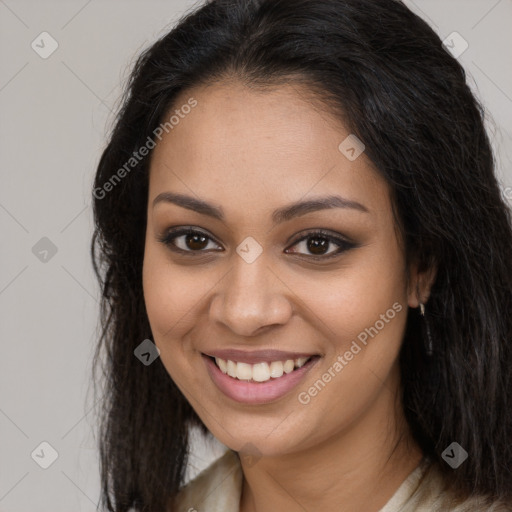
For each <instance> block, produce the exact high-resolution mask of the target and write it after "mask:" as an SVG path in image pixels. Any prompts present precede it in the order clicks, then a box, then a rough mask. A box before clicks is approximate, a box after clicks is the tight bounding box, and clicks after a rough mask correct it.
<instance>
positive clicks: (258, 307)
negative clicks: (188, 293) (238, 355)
mask: <svg viewBox="0 0 512 512" xmlns="http://www.w3.org/2000/svg"><path fill="white" fill-rule="evenodd" d="M291 295H292V293H291V291H290V289H289V288H288V287H287V286H286V284H285V283H284V282H283V281H282V280H281V279H280V278H279V276H278V275H277V274H276V273H275V272H274V271H273V269H272V268H270V267H269V265H268V261H267V260H266V258H265V257H264V255H263V254H262V255H261V256H260V257H259V258H258V259H256V261H253V262H252V263H247V262H246V261H244V260H243V259H242V258H241V257H239V256H238V255H236V256H235V261H234V264H233V267H232V270H231V272H229V273H228V274H227V275H226V276H225V278H224V279H223V280H222V281H221V282H220V283H219V284H218V287H217V293H216V295H215V296H214V297H213V299H212V302H211V304H210V320H211V321H212V322H214V323H217V324H222V325H223V326H225V327H227V328H229V329H230V330H231V331H232V332H233V333H235V334H237V335H238V336H255V335H257V334H260V332H261V331H266V330H267V329H268V328H269V327H271V326H281V325H285V324H286V323H287V322H288V321H289V319H290V318H291V316H292V314H293V307H292V303H291V299H290V296H291Z"/></svg>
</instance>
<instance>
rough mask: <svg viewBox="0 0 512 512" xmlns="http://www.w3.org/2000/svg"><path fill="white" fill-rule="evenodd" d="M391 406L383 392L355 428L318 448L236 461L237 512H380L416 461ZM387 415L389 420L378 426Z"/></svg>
mask: <svg viewBox="0 0 512 512" xmlns="http://www.w3.org/2000/svg"><path fill="white" fill-rule="evenodd" d="M395 404H396V401H395V400H394V397H393V396H392V394H391V393H390V392H389V390H388V389H386V388H385V389H383V391H382V393H381V395H380V396H379V397H378V398H377V400H376V402H374V404H373V405H372V406H371V407H370V408H369V409H368V410H367V411H366V412H365V413H364V414H363V415H361V417H360V418H359V419H358V420H357V421H356V422H354V423H353V424H352V425H351V426H350V427H348V428H346V429H342V430H341V431H339V432H337V433H335V434H334V435H332V436H331V437H329V438H328V439H326V440H325V441H324V442H323V443H321V444H316V445H315V446H314V447H312V448H308V449H306V450H303V451H295V452H293V453H287V454H284V455H279V456H274V457H262V458H261V459H259V460H258V462H257V463H256V464H254V465H253V466H250V465H247V464H246V465H245V467H244V462H243V459H242V461H241V464H242V470H243V473H244V480H243V487H242V496H241V500H240V512H268V511H269V510H286V511H287V512H304V510H337V511H340V512H349V511H354V510H365V512H377V511H378V510H380V509H381V508H382V507H383V506H384V505H385V504H386V503H387V502H388V501H389V499H390V498H391V497H392V496H393V494H394V493H395V492H396V490H397V489H398V488H399V487H400V485H401V484H402V482H403V481H404V480H405V479H406V478H407V476H408V475H409V474H410V473H411V472H412V471H413V470H414V469H415V468H416V467H417V466H418V464H419V463H420V461H421V459H422V452H421V450H420V449H419V447H418V446H417V445H416V443H415V442H414V441H413V440H412V438H411V435H410V433H409V430H408V428H407V425H406V422H405V419H404V417H403V412H402V408H401V406H400V407H396V405H395ZM390 410H391V411H395V415H394V416H393V415H392V416H393V420H390V421H387V422H385V421H383V419H382V418H386V417H388V418H389V417H390V416H389V411H390ZM386 411H387V413H388V414H387V416H386Z"/></svg>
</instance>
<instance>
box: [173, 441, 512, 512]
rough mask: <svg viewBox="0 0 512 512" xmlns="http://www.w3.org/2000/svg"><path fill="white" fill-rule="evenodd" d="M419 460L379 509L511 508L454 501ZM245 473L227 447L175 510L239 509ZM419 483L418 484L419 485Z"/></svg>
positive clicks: (507, 511)
mask: <svg viewBox="0 0 512 512" xmlns="http://www.w3.org/2000/svg"><path fill="white" fill-rule="evenodd" d="M426 465H427V464H426V463H422V464H420V465H419V466H418V467H417V468H416V469H415V470H414V471H412V473H411V474H410V475H409V476H408V477H407V478H406V479H405V481H404V482H403V483H402V485H401V486H400V487H399V488H398V489H397V491H396V492H395V494H394V495H393V496H392V497H391V499H390V500H389V501H388V502H387V503H386V505H384V507H383V508H381V509H380V511H379V512H511V511H512V505H506V504H503V503H497V502H494V503H489V502H488V501H486V500H485V499H483V498H471V499H469V500H466V501H465V502H464V503H462V504H459V505H454V504H453V503H452V502H451V500H450V498H449V496H448V494H447V493H446V492H443V481H442V478H441V476H440V474H439V473H438V472H436V471H430V472H428V474H427V475H426V478H425V479H423V480H422V481H421V482H420V479H421V476H422V475H423V472H424V470H425V469H426ZM242 482H243V473H242V467H241V464H240V459H239V458H238V455H237V454H236V452H234V451H233V450H228V451H227V452H226V453H225V454H224V455H223V456H222V457H220V458H218V459H217V460H216V461H214V462H213V463H212V464H211V465H210V466H208V467H207V468H206V469H204V470H203V471H202V472H201V473H199V475H197V476H196V477H195V478H194V479H193V480H192V481H191V482H189V483H188V484H187V485H186V486H184V487H183V488H182V489H181V491H180V493H179V494H178V497H177V501H176V504H177V508H176V512H239V507H240V497H241V493H242ZM418 484H419V485H418Z"/></svg>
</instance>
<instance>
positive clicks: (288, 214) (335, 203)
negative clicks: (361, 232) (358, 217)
mask: <svg viewBox="0 0 512 512" xmlns="http://www.w3.org/2000/svg"><path fill="white" fill-rule="evenodd" d="M161 202H166V203H173V204H175V205H177V206H181V207H182V208H187V209H188V210H193V211H195V212H197V213H200V214H202V215H207V216H208V217H213V218H214V219H217V220H220V221H224V220H225V216H224V212H223V210H222V208H221V207H220V206H215V205H212V204H210V203H207V202H206V201H203V200H201V199H197V198H195V197H192V196H187V195H185V194H176V193H173V192H162V193H161V194H158V196H156V197H155V199H154V200H153V208H154V207H155V206H156V205H157V204H158V203H161ZM330 208H351V209H354V210H358V211H361V212H364V213H370V212H369V210H368V208H366V206H364V205H362V204H361V203H358V202H357V201H352V200H350V199H346V198H343V197H341V196H325V197H316V198H313V199H309V200H307V201H297V202H295V203H291V204H289V205H287V206H284V207H282V208H278V209H277V210H275V211H274V212H273V213H272V221H273V223H274V224H280V223H282V222H286V221H288V220H291V219H293V218H295V217H300V216H301V215H306V214H308V213H311V212H315V211H319V210H327V209H330Z"/></svg>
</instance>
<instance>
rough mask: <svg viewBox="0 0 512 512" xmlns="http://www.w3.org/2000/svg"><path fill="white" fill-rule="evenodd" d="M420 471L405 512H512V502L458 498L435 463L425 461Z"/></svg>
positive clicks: (479, 497)
mask: <svg viewBox="0 0 512 512" xmlns="http://www.w3.org/2000/svg"><path fill="white" fill-rule="evenodd" d="M419 473H421V477H420V478H419V479H418V480H417V481H416V484H417V485H416V486H415V489H414V491H413V492H412V494H411V496H410V498H409V499H408V500H407V505H406V507H404V509H403V512H413V511H414V512H512V503H505V502H503V501H493V500H492V499H489V498H486V497H484V496H470V497H469V498H467V499H465V500H464V501H461V500H458V499H457V498H456V497H455V496H454V495H453V493H451V492H450V490H449V489H448V488H447V486H446V482H445V481H444V480H443V477H442V474H441V471H440V470H439V469H438V468H437V466H436V465H435V464H432V465H431V464H428V463H424V465H423V466H422V468H421V471H420V472H419ZM417 474H418V473H417Z"/></svg>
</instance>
